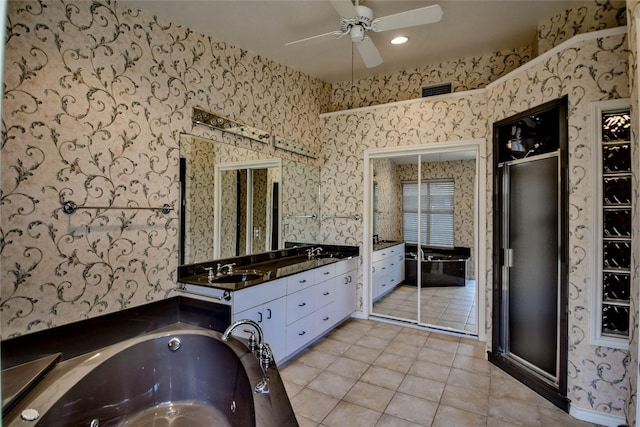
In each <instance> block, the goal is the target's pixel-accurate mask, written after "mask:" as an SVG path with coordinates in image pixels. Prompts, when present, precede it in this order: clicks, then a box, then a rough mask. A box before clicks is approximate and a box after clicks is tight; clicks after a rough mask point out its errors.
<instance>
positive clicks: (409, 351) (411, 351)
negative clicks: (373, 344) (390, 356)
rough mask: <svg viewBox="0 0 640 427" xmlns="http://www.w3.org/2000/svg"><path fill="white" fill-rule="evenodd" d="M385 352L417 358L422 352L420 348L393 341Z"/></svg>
mask: <svg viewBox="0 0 640 427" xmlns="http://www.w3.org/2000/svg"><path fill="white" fill-rule="evenodd" d="M384 351H385V352H388V353H394V354H398V355H400V356H406V357H411V358H415V357H416V356H418V353H419V352H420V346H417V345H413V344H407V343H404V342H401V341H396V340H393V341H392V342H391V343H390V344H389V345H388V346H387V348H385V350H384Z"/></svg>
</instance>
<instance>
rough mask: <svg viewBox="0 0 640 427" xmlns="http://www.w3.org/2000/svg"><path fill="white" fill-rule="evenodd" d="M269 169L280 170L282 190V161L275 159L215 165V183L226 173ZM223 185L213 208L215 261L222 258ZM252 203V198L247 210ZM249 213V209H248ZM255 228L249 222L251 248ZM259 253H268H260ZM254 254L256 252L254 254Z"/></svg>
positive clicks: (269, 238) (280, 218)
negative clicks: (252, 230)
mask: <svg viewBox="0 0 640 427" xmlns="http://www.w3.org/2000/svg"><path fill="white" fill-rule="evenodd" d="M267 168H278V176H279V177H280V178H279V181H278V182H279V183H280V188H282V184H283V182H282V159H280V158H277V157H274V158H271V159H265V160H250V161H246V162H232V163H219V164H216V165H215V172H214V173H215V182H217V183H221V182H222V173H223V172H224V171H231V170H238V169H250V170H253V169H267ZM221 201H222V185H216V186H215V194H214V202H213V206H214V209H215V222H214V225H213V236H214V242H215V244H214V248H213V256H214V259H219V258H220V243H221V242H220V237H221V234H220V230H221V229H222V203H221ZM251 202H252V196H249V197H247V208H248V207H249V204H250V203H251ZM247 212H249V209H247ZM252 227H253V223H252V221H247V233H246V246H245V247H247V248H248V247H250V246H252V245H251V242H250V240H251V236H253V233H251V232H250V231H251V229H252ZM278 227H279V230H278V247H279V248H281V247H282V246H283V240H282V239H283V236H282V197H278ZM270 242H271V233H267V243H270ZM259 252H267V251H266V250H265V251H259ZM252 253H254V252H252Z"/></svg>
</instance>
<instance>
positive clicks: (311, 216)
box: [287, 214, 318, 219]
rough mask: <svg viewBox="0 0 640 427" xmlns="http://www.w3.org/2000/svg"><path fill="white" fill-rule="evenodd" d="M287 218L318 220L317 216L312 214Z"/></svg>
mask: <svg viewBox="0 0 640 427" xmlns="http://www.w3.org/2000/svg"><path fill="white" fill-rule="evenodd" d="M287 218H311V219H316V218H318V215H316V214H313V215H287Z"/></svg>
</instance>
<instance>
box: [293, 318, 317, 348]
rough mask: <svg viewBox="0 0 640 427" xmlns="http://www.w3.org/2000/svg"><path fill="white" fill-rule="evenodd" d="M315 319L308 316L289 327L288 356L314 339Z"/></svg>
mask: <svg viewBox="0 0 640 427" xmlns="http://www.w3.org/2000/svg"><path fill="white" fill-rule="evenodd" d="M315 336H316V334H315V317H314V316H307V317H304V318H302V319H300V320H298V321H297V322H294V323H293V324H291V325H289V326H287V354H292V353H293V352H295V351H296V350H298V349H300V348H302V347H303V346H304V345H305V344H306V343H308V342H309V341H311V340H312V339H314V338H315Z"/></svg>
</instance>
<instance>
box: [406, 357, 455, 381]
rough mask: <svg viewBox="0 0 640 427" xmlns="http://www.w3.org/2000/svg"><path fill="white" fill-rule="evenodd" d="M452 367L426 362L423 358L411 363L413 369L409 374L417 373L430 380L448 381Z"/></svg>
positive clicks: (416, 374)
mask: <svg viewBox="0 0 640 427" xmlns="http://www.w3.org/2000/svg"><path fill="white" fill-rule="evenodd" d="M450 371H451V368H450V367H448V366H444V365H438V364H437V363H431V362H425V361H422V360H416V361H415V362H413V365H411V369H409V372H407V374H409V375H415V376H418V377H422V378H429V379H430V380H435V381H440V382H441V383H446V382H447V379H448V378H449V372H450Z"/></svg>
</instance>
